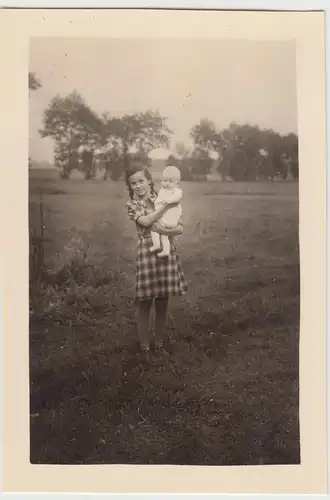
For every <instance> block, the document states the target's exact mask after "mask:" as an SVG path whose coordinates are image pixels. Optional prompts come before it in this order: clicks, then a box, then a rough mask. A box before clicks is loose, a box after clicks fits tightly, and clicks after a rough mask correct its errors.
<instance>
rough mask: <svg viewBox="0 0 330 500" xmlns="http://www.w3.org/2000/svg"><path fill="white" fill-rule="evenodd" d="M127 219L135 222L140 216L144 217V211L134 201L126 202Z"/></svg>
mask: <svg viewBox="0 0 330 500" xmlns="http://www.w3.org/2000/svg"><path fill="white" fill-rule="evenodd" d="M127 213H128V217H129V219H130V220H131V221H132V222H136V221H137V220H138V218H139V217H141V215H144V209H143V207H141V206H140V205H139V204H138V203H136V201H134V200H130V201H128V202H127Z"/></svg>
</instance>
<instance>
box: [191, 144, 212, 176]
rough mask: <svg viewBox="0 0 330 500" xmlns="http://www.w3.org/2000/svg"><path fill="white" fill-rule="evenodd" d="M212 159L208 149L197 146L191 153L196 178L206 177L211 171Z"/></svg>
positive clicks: (192, 169) (193, 173)
mask: <svg viewBox="0 0 330 500" xmlns="http://www.w3.org/2000/svg"><path fill="white" fill-rule="evenodd" d="M211 167H212V160H211V158H210V156H209V153H208V151H206V150H204V149H201V148H196V149H195V150H194V151H193V153H192V155H191V174H192V176H193V177H195V178H204V179H205V178H206V176H207V174H209V173H210V171H211Z"/></svg>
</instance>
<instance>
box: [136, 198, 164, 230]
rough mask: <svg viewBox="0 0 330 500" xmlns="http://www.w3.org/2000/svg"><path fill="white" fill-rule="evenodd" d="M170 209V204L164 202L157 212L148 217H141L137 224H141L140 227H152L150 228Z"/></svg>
mask: <svg viewBox="0 0 330 500" xmlns="http://www.w3.org/2000/svg"><path fill="white" fill-rule="evenodd" d="M168 207H169V204H168V203H167V202H165V201H164V202H162V204H161V205H160V206H159V207H157V208H156V210H155V211H154V212H151V213H150V214H148V215H141V216H140V217H138V219H137V220H136V222H137V223H138V224H140V226H143V227H150V226H152V224H154V223H155V222H157V221H158V219H160V218H161V216H162V215H164V213H165V212H166V210H167V209H168Z"/></svg>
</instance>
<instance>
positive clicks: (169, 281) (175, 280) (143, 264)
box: [127, 196, 187, 301]
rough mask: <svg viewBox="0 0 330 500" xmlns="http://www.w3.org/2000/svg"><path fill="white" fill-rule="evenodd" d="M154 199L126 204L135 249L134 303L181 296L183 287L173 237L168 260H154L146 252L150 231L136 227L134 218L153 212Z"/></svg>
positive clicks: (185, 290)
mask: <svg viewBox="0 0 330 500" xmlns="http://www.w3.org/2000/svg"><path fill="white" fill-rule="evenodd" d="M155 199H156V197H155V196H150V197H149V198H148V199H147V200H138V199H133V200H129V201H128V202H127V211H128V216H129V218H130V220H131V221H133V222H134V223H135V224H136V229H137V233H138V246H137V258H136V300H138V301H140V300H148V299H154V298H156V297H169V296H171V295H184V294H185V293H186V292H187V284H186V281H185V278H184V275H183V272H182V269H181V264H180V261H179V258H178V256H177V253H176V248H175V244H174V240H173V237H171V236H170V237H169V240H170V245H171V249H170V255H169V257H165V258H164V257H162V258H159V257H157V254H155V253H152V252H150V247H151V246H152V239H151V235H150V232H151V230H150V228H144V227H142V226H140V225H139V223H138V218H139V217H141V215H148V214H149V213H150V212H153V211H154V203H155Z"/></svg>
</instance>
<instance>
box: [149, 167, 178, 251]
mask: <svg viewBox="0 0 330 500" xmlns="http://www.w3.org/2000/svg"><path fill="white" fill-rule="evenodd" d="M180 180H181V175H180V170H179V169H178V168H176V167H171V166H168V167H166V168H165V169H164V171H163V178H162V187H161V189H160V190H159V193H158V196H157V199H156V201H155V207H156V208H157V206H159V205H160V204H163V203H164V202H165V203H177V205H174V206H173V207H171V208H168V209H167V210H166V212H165V213H164V215H163V216H162V217H161V218H160V219H159V221H158V222H159V223H160V224H161V225H162V226H163V227H164V228H165V229H172V228H174V227H176V226H177V225H178V224H179V221H180V217H181V213H182V208H181V205H180V201H181V199H182V191H181V189H180V187H179V182H180ZM151 238H152V243H153V245H152V247H151V248H150V251H151V252H159V250H161V248H162V251H161V252H159V253H157V255H158V257H168V256H169V255H170V241H169V238H168V236H167V235H165V234H159V233H156V232H155V231H151Z"/></svg>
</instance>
